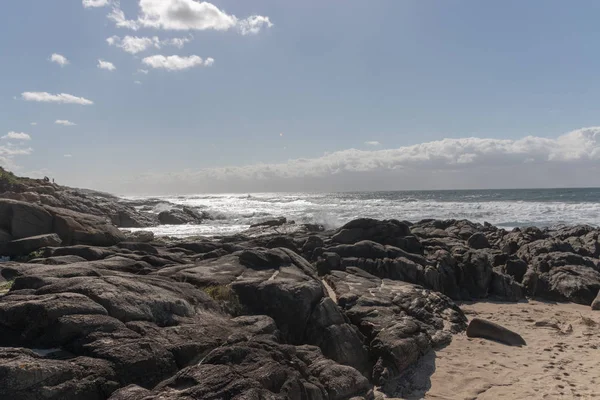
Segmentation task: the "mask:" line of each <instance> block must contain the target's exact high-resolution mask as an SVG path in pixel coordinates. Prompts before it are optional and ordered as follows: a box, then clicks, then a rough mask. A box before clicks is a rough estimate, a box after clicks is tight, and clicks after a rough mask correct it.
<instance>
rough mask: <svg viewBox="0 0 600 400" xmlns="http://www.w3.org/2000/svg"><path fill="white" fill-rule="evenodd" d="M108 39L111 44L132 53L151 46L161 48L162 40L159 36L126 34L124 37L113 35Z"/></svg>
mask: <svg viewBox="0 0 600 400" xmlns="http://www.w3.org/2000/svg"><path fill="white" fill-rule="evenodd" d="M106 41H107V42H108V44H109V45H111V46H117V47H119V48H121V49H123V50H124V51H126V52H128V53H130V54H137V53H140V52H142V51H145V50H147V49H149V48H150V47H156V48H160V40H159V39H158V37H157V36H154V37H152V38H149V37H137V36H125V37H124V38H123V39H121V38H120V37H118V36H112V37H109V38H108V39H106Z"/></svg>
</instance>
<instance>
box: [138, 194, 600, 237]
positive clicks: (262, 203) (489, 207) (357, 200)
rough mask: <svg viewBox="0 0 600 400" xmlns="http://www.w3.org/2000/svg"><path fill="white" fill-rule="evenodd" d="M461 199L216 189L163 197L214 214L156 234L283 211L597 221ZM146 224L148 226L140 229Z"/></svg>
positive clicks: (316, 216)
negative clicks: (222, 191) (242, 192)
mask: <svg viewBox="0 0 600 400" xmlns="http://www.w3.org/2000/svg"><path fill="white" fill-rule="evenodd" d="M478 199H479V196H478V195H476V194H474V195H471V196H465V197H464V201H440V200H437V199H436V200H431V199H419V198H418V196H411V195H409V194H404V195H402V196H397V197H395V196H394V195H391V196H390V195H389V194H388V195H384V194H382V195H381V196H380V197H378V194H374V193H370V194H368V195H366V194H365V195H363V194H356V195H352V194H308V193H297V194H290V193H287V194H275V193H274V194H270V193H257V194H252V195H250V196H249V195H239V194H220V195H202V196H178V197H165V198H163V200H165V201H168V202H172V203H175V204H179V205H185V206H188V207H195V208H197V209H200V210H203V211H207V212H208V213H209V214H211V215H213V216H214V217H215V219H214V220H212V221H207V222H206V223H203V224H201V225H162V226H159V227H155V228H151V229H150V230H152V231H154V233H155V234H157V235H170V236H177V237H185V236H190V235H204V236H214V235H223V234H233V233H236V232H240V231H242V230H245V229H247V228H248V227H249V226H250V225H251V224H253V223H256V222H260V221H263V220H265V219H268V218H273V217H278V216H285V217H287V218H288V219H289V220H295V221H296V222H298V223H319V224H322V225H324V226H325V227H327V228H336V227H339V226H341V225H343V224H344V223H346V222H348V221H350V220H352V219H355V218H359V217H371V218H378V219H391V218H394V219H399V220H409V221H418V220H421V219H424V218H436V219H468V220H471V221H474V222H480V223H483V222H489V223H491V224H494V225H497V226H500V227H503V228H505V229H512V228H513V227H516V226H528V225H536V226H553V225H559V224H566V225H573V224H590V225H595V226H599V225H600V203H597V202H573V201H570V202H561V201H478ZM145 229H147V228H145Z"/></svg>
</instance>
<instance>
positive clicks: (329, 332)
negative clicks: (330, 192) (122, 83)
mask: <svg viewBox="0 0 600 400" xmlns="http://www.w3.org/2000/svg"><path fill="white" fill-rule="evenodd" d="M0 189H2V190H1V191H2V192H3V193H2V194H0V229H1V230H0V248H1V251H0V255H4V256H9V257H10V261H6V262H2V263H0V398H2V399H4V398H6V399H15V400H20V399H23V400H32V399H41V398H43V399H49V400H59V399H60V400H63V399H67V400H80V399H81V400H83V399H86V400H87V399H92V400H105V399H110V400H134V399H144V400H159V399H173V400H175V399H182V400H183V399H373V398H375V396H376V391H375V388H385V387H386V385H388V384H389V383H390V382H392V381H397V380H402V379H410V377H409V376H406V375H403V373H404V372H405V371H407V369H408V368H409V367H410V366H411V365H413V364H414V363H415V362H417V361H418V360H419V359H420V358H421V357H422V356H423V355H425V354H426V353H428V352H431V351H435V350H436V349H439V348H440V347H443V346H445V345H447V344H448V343H450V341H451V340H452V337H453V335H454V334H456V333H459V332H463V331H465V329H466V328H467V317H466V316H465V315H464V313H463V312H462V311H461V309H460V308H459V307H458V306H457V304H456V302H459V301H479V300H483V299H495V300H502V301H512V302H517V301H527V299H528V298H538V299H545V300H553V301H570V302H576V303H580V304H585V305H592V303H594V307H598V308H600V306H597V304H600V299H597V296H598V292H599V290H600V243H599V234H600V230H599V229H598V228H593V227H590V226H581V225H579V226H572V227H564V228H561V229H556V230H550V229H538V228H526V229H515V230H512V231H510V232H509V231H505V230H503V229H499V228H497V227H494V226H492V225H489V224H484V225H482V224H477V223H472V222H469V221H466V220H444V221H441V220H423V221H419V222H415V223H411V222H408V221H399V220H395V219H388V220H375V219H370V218H360V219H357V220H354V221H351V222H349V223H347V224H345V225H344V226H342V227H340V228H339V229H335V230H324V229H323V228H322V227H320V226H314V225H301V224H293V223H291V221H287V220H285V219H284V218H281V219H277V220H273V221H269V222H266V223H261V224H257V225H256V226H253V227H251V228H250V229H249V230H248V231H246V232H243V233H240V234H236V235H232V236H225V237H216V238H212V239H207V238H188V239H167V238H155V237H154V236H153V235H152V234H151V233H147V232H137V233H135V234H126V233H124V232H122V231H121V230H119V229H118V227H124V226H129V227H131V226H133V225H135V226H137V227H144V226H149V225H152V224H157V223H159V222H160V219H161V218H162V220H163V221H168V222H169V223H174V222H175V221H182V223H186V222H190V221H198V220H200V221H201V220H203V219H205V218H207V217H208V216H206V215H202V214H199V213H197V212H195V211H194V210H190V211H191V212H188V211H186V210H184V209H177V211H176V212H172V213H170V214H169V215H167V214H163V216H162V217H160V214H158V215H151V214H149V213H144V212H142V211H140V210H139V208H140V206H143V205H139V204H137V205H135V206H133V205H131V204H127V203H124V202H122V201H121V200H120V199H118V198H116V197H113V196H111V195H106V194H102V193H98V192H93V191H87V190H80V189H71V188H66V187H62V186H58V185H54V184H52V183H50V182H47V181H43V180H41V181H40V180H31V179H26V178H17V177H14V175H12V174H9V173H7V172H6V171H2V176H1V181H0Z"/></svg>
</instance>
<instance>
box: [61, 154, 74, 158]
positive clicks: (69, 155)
mask: <svg viewBox="0 0 600 400" xmlns="http://www.w3.org/2000/svg"><path fill="white" fill-rule="evenodd" d="M63 157H65V158H71V157H73V156H72V155H71V154H65V155H64V156H63Z"/></svg>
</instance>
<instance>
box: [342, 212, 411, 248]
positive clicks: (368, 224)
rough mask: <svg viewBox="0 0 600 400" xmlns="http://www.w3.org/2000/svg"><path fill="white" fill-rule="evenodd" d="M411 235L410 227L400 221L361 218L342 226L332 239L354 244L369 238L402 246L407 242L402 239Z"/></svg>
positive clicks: (385, 243)
mask: <svg viewBox="0 0 600 400" xmlns="http://www.w3.org/2000/svg"><path fill="white" fill-rule="evenodd" d="M410 235H411V232H410V228H409V227H408V226H407V225H406V224H404V223H402V222H400V221H397V220H385V221H379V220H376V219H372V218H360V219H356V220H354V221H351V222H348V223H347V224H346V225H344V226H342V227H341V228H340V229H339V230H338V232H337V233H336V234H335V235H333V236H332V238H331V240H332V241H333V242H334V243H341V244H354V243H356V242H360V241H363V240H369V241H373V242H376V243H379V244H383V245H391V246H395V247H400V248H402V247H403V246H404V245H405V244H406V241H404V240H402V239H404V238H405V237H406V236H410ZM413 246H414V245H413Z"/></svg>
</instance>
